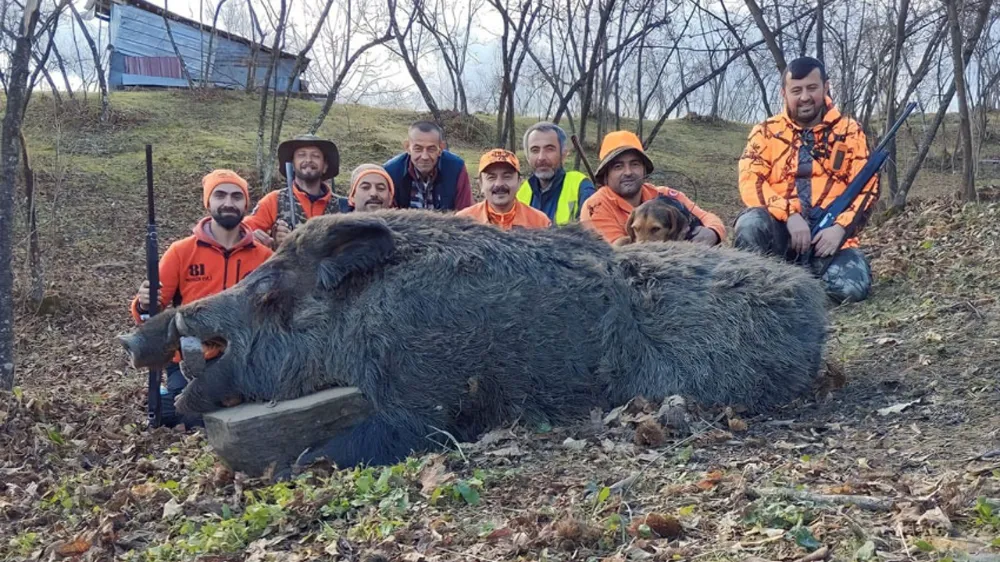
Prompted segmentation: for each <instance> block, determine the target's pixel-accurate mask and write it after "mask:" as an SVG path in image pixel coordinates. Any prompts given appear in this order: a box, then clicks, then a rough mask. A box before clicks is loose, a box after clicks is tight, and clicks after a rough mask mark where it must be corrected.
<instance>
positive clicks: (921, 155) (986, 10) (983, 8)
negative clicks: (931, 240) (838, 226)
mask: <svg viewBox="0 0 1000 562" xmlns="http://www.w3.org/2000/svg"><path fill="white" fill-rule="evenodd" d="M991 5H992V0H984V1H983V2H982V3H981V4H980V6H979V12H978V14H977V15H976V23H975V24H974V26H973V28H972V33H971V34H969V37H968V38H967V39H966V41H965V47H964V48H963V49H962V54H961V60H962V63H963V66H964V65H965V64H968V62H969V60H971V59H972V54H973V52H974V51H975V49H976V44H977V43H979V38H980V36H982V34H983V29H985V27H986V22H987V20H988V19H989V15H990V7H991ZM954 96H955V81H954V80H952V82H951V86H950V87H949V88H948V91H947V92H945V93H944V94H943V95H941V96H939V99H938V101H939V106H938V112H937V115H936V116H935V118H934V123H933V124H931V127H930V128H929V129H927V132H926V133H925V134H924V138H923V140H922V141H921V144H920V147H919V148H918V150H917V157H916V159H914V162H913V163H911V164H910V167H909V168H908V169H907V170H906V176H905V177H904V178H903V181H902V183H900V185H899V192H898V193H896V196H895V197H894V198H893V200H892V210H893V211H901V210H902V209H903V208H904V207H905V206H906V197H907V195H908V194H909V192H910V188H911V187H913V182H914V180H915V179H916V178H917V173H918V172H919V171H920V168H921V166H922V165H923V163H924V159H925V158H927V153H928V152H929V151H930V149H931V143H932V142H934V137H935V136H936V135H937V131H938V129H939V128H940V127H941V126H942V124H943V123H944V118H945V114H946V113H947V112H948V107H949V106H950V105H951V99H952V98H953V97H954Z"/></svg>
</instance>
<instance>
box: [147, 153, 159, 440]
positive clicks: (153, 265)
mask: <svg viewBox="0 0 1000 562" xmlns="http://www.w3.org/2000/svg"><path fill="white" fill-rule="evenodd" d="M146 212H147V213H148V215H147V216H148V221H149V222H148V223H147V224H146V279H147V280H149V316H150V317H153V316H154V315H156V313H157V312H159V310H160V302H159V299H157V293H159V290H160V266H159V259H160V258H159V250H158V248H157V243H156V238H157V236H156V212H155V209H154V206H153V145H151V144H147V145H146ZM147 382H148V385H147V388H146V417H147V418H148V420H149V425H150V427H159V426H160V423H161V421H162V419H161V418H162V412H163V409H162V408H163V407H162V404H161V402H160V372H159V371H158V370H155V369H150V370H149V378H148V381H147Z"/></svg>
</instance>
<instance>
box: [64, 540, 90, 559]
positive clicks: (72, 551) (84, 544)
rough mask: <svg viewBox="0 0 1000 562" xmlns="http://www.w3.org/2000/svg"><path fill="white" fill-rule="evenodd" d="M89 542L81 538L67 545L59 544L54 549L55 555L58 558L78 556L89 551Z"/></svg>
mask: <svg viewBox="0 0 1000 562" xmlns="http://www.w3.org/2000/svg"><path fill="white" fill-rule="evenodd" d="M90 547H91V544H90V541H87V540H85V539H82V538H79V537H78V538H76V539H75V540H73V541H71V542H67V543H63V544H60V545H59V546H57V547H56V554H58V555H59V556H64V557H65V556H79V555H81V554H83V553H84V552H87V551H88V550H90Z"/></svg>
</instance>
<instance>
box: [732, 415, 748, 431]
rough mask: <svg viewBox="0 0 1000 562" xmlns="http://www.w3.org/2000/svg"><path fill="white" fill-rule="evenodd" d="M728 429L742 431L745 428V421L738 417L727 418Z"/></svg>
mask: <svg viewBox="0 0 1000 562" xmlns="http://www.w3.org/2000/svg"><path fill="white" fill-rule="evenodd" d="M729 430H730V431H734V432H736V433H742V432H744V431H746V430H747V422H745V421H743V420H741V419H740V418H729Z"/></svg>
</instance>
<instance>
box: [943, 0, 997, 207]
mask: <svg viewBox="0 0 1000 562" xmlns="http://www.w3.org/2000/svg"><path fill="white" fill-rule="evenodd" d="M990 1H991V0H984V4H986V6H987V8H986V9H987V11H989V3H990ZM957 4H958V2H957V0H945V5H946V6H947V9H948V28H949V30H950V33H951V53H952V61H953V63H954V65H955V94H956V95H958V113H959V134H960V135H961V136H962V184H961V187H960V188H959V196H961V198H962V199H964V200H966V201H974V200H975V199H976V175H975V169H974V167H973V162H972V159H973V153H972V121H971V119H970V117H969V96H968V93H967V92H966V87H965V65H966V62H965V59H964V57H963V56H962V47H963V42H962V25H961V23H960V22H959V19H958V6H957Z"/></svg>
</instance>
